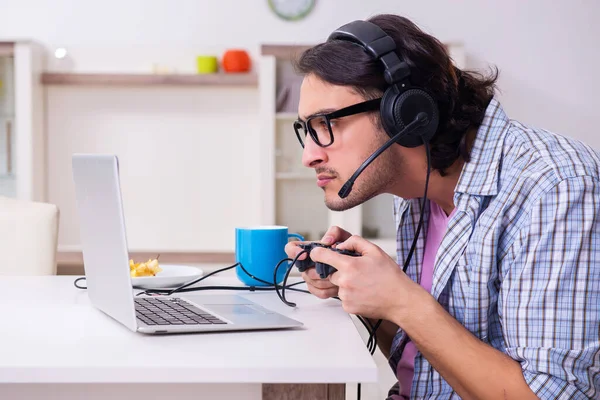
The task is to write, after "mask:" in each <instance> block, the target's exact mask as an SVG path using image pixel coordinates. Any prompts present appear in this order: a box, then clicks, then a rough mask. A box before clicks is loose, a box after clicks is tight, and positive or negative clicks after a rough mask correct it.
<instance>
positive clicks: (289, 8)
mask: <svg viewBox="0 0 600 400" xmlns="http://www.w3.org/2000/svg"><path fill="white" fill-rule="evenodd" d="M267 1H268V2H269V7H270V8H271V10H272V11H273V12H274V13H275V14H276V15H277V16H278V17H279V18H282V19H285V20H287V21H298V20H300V19H302V18H304V17H306V16H307V15H308V14H310V12H311V11H312V10H313V8H314V6H315V2H316V0H267Z"/></svg>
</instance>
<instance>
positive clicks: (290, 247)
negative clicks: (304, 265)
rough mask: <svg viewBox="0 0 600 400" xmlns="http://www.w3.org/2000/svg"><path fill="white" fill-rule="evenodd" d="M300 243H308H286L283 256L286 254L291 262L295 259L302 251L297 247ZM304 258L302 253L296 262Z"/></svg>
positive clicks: (304, 255)
mask: <svg viewBox="0 0 600 400" xmlns="http://www.w3.org/2000/svg"><path fill="white" fill-rule="evenodd" d="M301 243H308V242H300V241H293V242H288V243H287V244H286V245H285V247H284V251H285V254H287V256H288V257H289V258H291V259H292V260H293V259H294V258H296V256H297V255H298V254H299V253H300V252H302V251H304V250H303V249H302V248H300V247H299V246H298V245H299V244H301ZM305 258H306V253H304V254H302V255H301V256H300V257H298V260H304V259H305Z"/></svg>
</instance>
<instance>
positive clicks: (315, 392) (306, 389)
mask: <svg viewBox="0 0 600 400" xmlns="http://www.w3.org/2000/svg"><path fill="white" fill-rule="evenodd" d="M262 398H263V400H344V399H345V398H346V385H345V384H343V383H329V384H327V383H304V384H300V383H294V384H290V383H285V384H272V383H263V385H262Z"/></svg>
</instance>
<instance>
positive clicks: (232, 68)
mask: <svg viewBox="0 0 600 400" xmlns="http://www.w3.org/2000/svg"><path fill="white" fill-rule="evenodd" d="M222 65H223V70H224V71H225V72H248V71H250V67H251V66H252V62H251V61H250V56H249V55H248V53H247V52H246V51H245V50H238V49H230V50H227V51H225V53H224V54H223V60H222Z"/></svg>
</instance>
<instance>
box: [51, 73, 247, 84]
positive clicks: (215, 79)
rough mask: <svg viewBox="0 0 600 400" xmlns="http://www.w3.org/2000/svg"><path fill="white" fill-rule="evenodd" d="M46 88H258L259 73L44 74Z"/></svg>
mask: <svg viewBox="0 0 600 400" xmlns="http://www.w3.org/2000/svg"><path fill="white" fill-rule="evenodd" d="M41 80H42V83H43V84H45V85H95V86H158V85H175V86H203V85H206V86H257V85H258V76H257V75H256V73H253V72H249V73H231V74H228V73H215V74H112V73H58V72H46V73H43V74H42V78H41Z"/></svg>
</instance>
